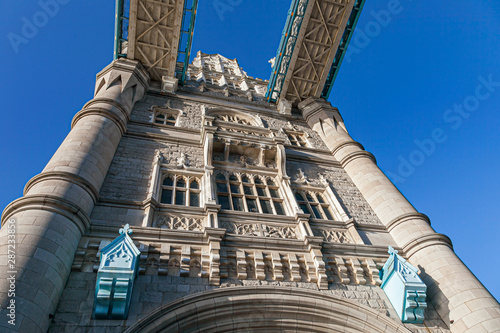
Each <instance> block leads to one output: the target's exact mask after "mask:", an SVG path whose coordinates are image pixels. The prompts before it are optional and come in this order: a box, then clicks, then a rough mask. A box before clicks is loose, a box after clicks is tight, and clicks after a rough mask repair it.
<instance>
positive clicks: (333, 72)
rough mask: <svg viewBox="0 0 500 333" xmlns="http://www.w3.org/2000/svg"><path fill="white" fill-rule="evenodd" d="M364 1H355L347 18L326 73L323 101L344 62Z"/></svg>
mask: <svg viewBox="0 0 500 333" xmlns="http://www.w3.org/2000/svg"><path fill="white" fill-rule="evenodd" d="M365 1H366V0H356V3H355V4H354V7H353V9H352V12H351V16H349V20H348V21H347V26H346V28H345V31H344V34H343V35H342V40H341V41H340V44H339V48H338V50H337V53H336V54H335V58H334V59H333V64H332V67H331V68H330V72H329V73H328V77H327V79H326V82H325V87H324V88H323V92H322V93H321V97H323V98H324V99H328V97H330V92H331V91H332V87H333V83H334V82H335V79H336V78H337V75H338V73H339V70H340V65H341V64H342V60H344V56H345V53H346V51H347V47H348V46H349V42H350V41H351V38H352V35H353V33H354V29H355V28H356V24H357V23H358V20H359V16H360V15H361V10H362V9H363V6H364V5H365Z"/></svg>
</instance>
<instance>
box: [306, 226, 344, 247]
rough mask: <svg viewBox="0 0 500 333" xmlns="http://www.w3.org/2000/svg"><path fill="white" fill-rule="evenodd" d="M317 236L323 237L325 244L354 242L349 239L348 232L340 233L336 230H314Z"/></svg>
mask: <svg viewBox="0 0 500 333" xmlns="http://www.w3.org/2000/svg"><path fill="white" fill-rule="evenodd" d="M312 231H313V233H314V235H315V236H320V237H323V238H324V240H325V242H330V243H341V244H351V243H352V240H351V239H350V238H349V236H348V233H347V231H340V230H334V229H316V228H312Z"/></svg>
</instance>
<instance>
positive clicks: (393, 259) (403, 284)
mask: <svg viewBox="0 0 500 333" xmlns="http://www.w3.org/2000/svg"><path fill="white" fill-rule="evenodd" d="M388 252H389V254H390V257H389V259H388V260H387V262H386V263H385V265H384V267H383V268H382V285H381V288H382V289H383V290H384V291H385V293H386V294H387V297H388V298H389V301H391V303H392V306H393V307H394V310H396V312H397V313H398V315H399V317H400V319H401V321H402V322H403V323H414V324H421V323H423V321H424V312H425V309H426V308H427V303H426V302H425V299H426V297H427V294H426V293H427V286H426V285H425V283H423V282H422V280H421V279H420V277H419V276H418V274H417V273H418V269H417V268H415V267H413V266H412V265H411V264H410V263H409V262H407V261H406V260H405V259H403V258H402V257H401V256H399V255H398V251H396V250H394V249H393V248H392V247H391V246H389V251H388Z"/></svg>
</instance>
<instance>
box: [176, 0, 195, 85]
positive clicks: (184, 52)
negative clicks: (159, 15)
mask: <svg viewBox="0 0 500 333" xmlns="http://www.w3.org/2000/svg"><path fill="white" fill-rule="evenodd" d="M197 8H198V0H185V1H184V11H183V13H182V23H181V34H180V38H179V48H178V52H177V63H176V66H175V76H176V77H177V79H178V80H179V84H183V83H184V81H185V80H186V72H187V68H188V65H189V57H190V55H191V45H192V42H193V33H194V26H195V22H196V10H197Z"/></svg>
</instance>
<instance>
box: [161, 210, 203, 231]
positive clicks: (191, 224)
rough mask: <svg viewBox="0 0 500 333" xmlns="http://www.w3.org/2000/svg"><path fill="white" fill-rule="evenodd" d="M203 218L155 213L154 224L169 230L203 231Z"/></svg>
mask: <svg viewBox="0 0 500 333" xmlns="http://www.w3.org/2000/svg"><path fill="white" fill-rule="evenodd" d="M204 221H205V219H203V218H196V217H187V216H180V215H173V214H162V213H157V214H156V217H155V222H154V226H155V227H156V228H165V229H170V230H184V231H203V230H204V226H203V225H204Z"/></svg>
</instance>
